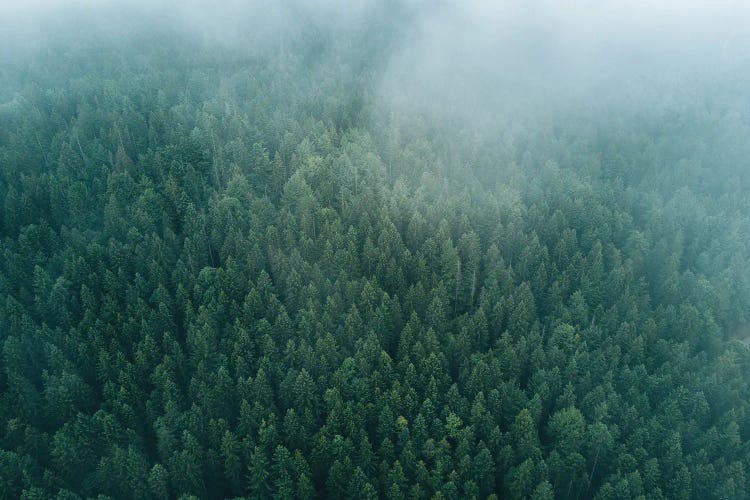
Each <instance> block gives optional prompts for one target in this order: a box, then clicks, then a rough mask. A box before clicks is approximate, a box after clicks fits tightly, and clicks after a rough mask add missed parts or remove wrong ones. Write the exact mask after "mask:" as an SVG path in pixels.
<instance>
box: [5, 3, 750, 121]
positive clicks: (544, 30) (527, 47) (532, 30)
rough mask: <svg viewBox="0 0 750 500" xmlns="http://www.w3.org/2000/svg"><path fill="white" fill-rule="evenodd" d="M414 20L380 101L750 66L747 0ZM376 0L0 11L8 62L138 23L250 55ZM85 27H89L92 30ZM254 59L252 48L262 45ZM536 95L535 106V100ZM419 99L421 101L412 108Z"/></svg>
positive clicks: (529, 90) (497, 93) (560, 87)
mask: <svg viewBox="0 0 750 500" xmlns="http://www.w3.org/2000/svg"><path fill="white" fill-rule="evenodd" d="M401 4H402V5H407V6H408V7H409V10H411V11H412V12H413V13H414V14H413V16H412V18H411V19H409V20H408V22H407V23H406V27H405V28H404V30H403V33H402V36H401V39H400V40H398V41H397V43H394V45H393V47H391V48H389V49H388V50H389V51H390V52H389V54H388V57H387V63H386V65H385V67H384V68H382V70H381V71H380V74H379V75H378V78H380V82H381V83H380V86H379V88H380V92H379V94H380V97H381V98H382V99H383V100H384V101H385V102H389V103H396V104H397V105H399V106H402V105H404V103H412V102H415V99H414V98H415V96H417V97H418V98H422V99H424V100H425V101H430V102H440V103H446V104H453V105H455V106H456V107H458V108H466V107H467V104H470V103H467V99H469V100H471V99H474V100H476V101H477V102H480V103H481V105H482V106H486V105H487V103H488V102H490V101H492V100H493V99H494V100H498V101H504V102H507V101H509V100H522V99H524V98H529V99H531V100H533V99H537V100H538V97H536V96H544V98H545V99H553V100H557V101H564V100H565V98H568V97H570V96H576V97H580V96H581V95H589V94H591V93H595V92H600V91H601V89H602V88H604V89H607V91H608V92H610V93H617V92H620V90H619V87H620V86H622V85H627V83H628V82H629V81H630V80H633V79H639V80H641V81H642V80H643V79H646V80H650V79H654V80H658V79H662V80H663V79H667V80H669V79H671V78H676V76H674V75H676V74H677V73H679V72H681V71H682V72H684V71H687V72H692V73H695V74H699V75H711V74H713V73H714V72H717V71H726V70H733V69H736V68H743V69H744V68H745V67H746V66H747V64H748V61H750V2H747V1H743V0H662V1H658V0H657V1H654V0H651V1H649V0H610V1H596V0H575V1H566V2H559V1H553V0H528V1H509V0H505V1H503V0H499V1H484V0H462V1H441V0H438V1H427V0H405V1H404V2H401ZM388 5H389V3H388V1H382V2H376V1H375V0H363V1H354V2H352V1H346V0H324V1H316V0H291V1H290V0H287V1H273V0H251V1H239V0H228V1H224V2H219V5H217V3H216V2H206V1H198V0H188V1H182V2H176V1H173V0H157V1H145V0H143V1H133V0H126V1H121V2H115V1H110V0H72V1H71V0H65V1H64V0H26V1H23V2H9V1H4V2H0V18H1V19H2V21H0V28H2V29H3V31H5V33H6V38H7V40H8V42H7V43H6V47H5V49H4V53H6V54H8V53H10V54H12V55H13V54H18V53H19V52H21V51H22V50H23V49H26V48H33V47H38V46H43V45H44V43H45V41H46V39H47V36H48V35H49V33H51V32H54V31H55V30H60V31H63V32H72V33H77V30H80V32H81V33H85V32H87V31H89V30H91V31H96V33H98V34H104V35H106V34H109V33H111V34H113V36H115V35H118V36H128V34H129V33H130V31H131V30H133V29H134V27H137V28H140V27H142V25H144V24H146V25H150V26H156V27H166V28H170V29H177V30H179V31H180V32H183V33H184V32H187V33H188V34H190V35H194V36H196V37H199V38H200V39H203V40H208V41H211V42H215V43H218V44H219V47H221V46H224V47H226V46H230V47H232V48H233V49H234V48H240V49H244V48H247V49H248V50H253V48H254V47H255V46H256V45H263V44H268V43H278V42H279V41H283V40H285V39H288V38H291V37H293V36H294V34H295V33H296V32H297V31H298V30H299V29H300V27H301V26H303V25H314V26H315V27H316V29H322V30H329V31H330V32H331V33H334V34H335V36H346V34H347V33H348V32H349V30H354V29H357V27H362V26H368V23H369V22H370V21H371V19H370V14H371V13H372V12H374V11H376V10H379V11H381V12H382V10H383V9H387V6H388ZM86 26H89V28H86ZM255 48H256V50H257V47H255ZM530 96H535V97H530ZM417 100H418V99H417Z"/></svg>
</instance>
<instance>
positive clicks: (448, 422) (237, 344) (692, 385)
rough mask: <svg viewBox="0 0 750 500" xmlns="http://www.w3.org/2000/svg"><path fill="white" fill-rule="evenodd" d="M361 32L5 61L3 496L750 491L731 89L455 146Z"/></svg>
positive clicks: (466, 134) (463, 129)
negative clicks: (410, 106)
mask: <svg viewBox="0 0 750 500" xmlns="http://www.w3.org/2000/svg"><path fill="white" fill-rule="evenodd" d="M377 22H378V20H377V19H375V20H373V23H376V26H377ZM384 29H385V28H382V27H381V29H373V30H372V31H368V32H366V33H364V34H362V33H356V34H350V35H348V36H349V38H348V39H346V38H338V39H332V38H331V37H330V36H329V35H328V34H326V33H325V32H319V31H316V30H309V31H301V32H300V33H298V34H297V35H296V38H293V39H291V40H290V41H289V43H288V44H286V45H284V46H280V47H275V46H274V47H270V48H268V50H267V51H266V52H264V53H262V54H257V53H252V54H248V53H246V52H243V51H240V50H235V49H232V48H227V47H217V46H215V45H212V44H211V42H209V41H201V42H198V41H195V40H191V39H187V38H180V37H179V36H177V35H174V34H169V35H163V34H162V35H157V34H154V33H151V34H150V35H148V36H145V35H144V38H142V39H138V40H133V39H125V40H122V39H115V40H102V39H96V40H95V41H91V42H86V41H83V42H81V41H76V40H70V39H65V40H61V41H59V43H57V44H56V45H55V47H54V48H50V49H48V50H44V51H41V50H40V51H36V52H34V53H33V54H30V55H29V56H28V58H26V59H24V60H17V61H9V62H7V63H6V64H5V65H4V67H3V68H2V78H1V79H0V82H2V87H3V93H2V99H1V100H0V206H2V210H1V211H0V214H1V217H0V237H1V238H2V239H1V240H0V251H1V252H2V258H0V347H2V352H1V353H0V354H1V356H2V357H1V358H0V359H2V363H0V364H1V365H2V370H0V497H2V498H18V497H22V498H27V499H31V498H49V497H55V496H56V497H57V498H85V497H99V498H108V497H112V498H120V497H130V498H180V497H182V498H189V497H200V498H204V497H205V498H227V497H228V498H232V497H246V498H311V497H330V498H352V497H362V498H388V499H406V498H409V499H412V498H414V499H416V498H435V499H452V498H471V497H475V498H488V497H492V496H493V495H494V496H495V497H498V498H499V497H506V498H532V499H552V498H570V499H573V498H597V499H602V500H604V499H624V498H650V499H658V498H686V499H687V498H695V499H707V498H717V499H718V498H722V499H735V498H744V497H747V496H749V495H750V477H748V473H749V472H750V470H748V467H749V466H750V444H749V442H750V382H749V381H748V380H747V370H748V367H749V366H750V353H749V352H748V348H747V347H746V346H745V345H744V344H743V343H742V342H740V341H738V339H739V340H743V339H745V338H747V337H750V326H748V325H750V317H749V315H750V241H749V238H748V235H749V234H750V199H749V198H748V196H747V193H748V190H749V188H750V169H747V168H745V167H746V164H747V159H748V158H750V142H749V141H747V137H748V133H750V122H748V121H747V116H746V115H738V114H737V113H733V112H732V109H735V108H734V106H737V105H738V104H737V103H738V102H745V103H746V102H747V101H742V98H743V94H742V92H743V89H742V87H741V83H739V82H738V83H737V84H736V86H733V85H726V84H722V85H719V83H718V82H716V81H710V80H709V81H701V82H699V83H694V84H693V85H694V86H693V87H691V88H690V90H689V91H685V95H681V94H674V95H673V94H669V96H670V98H669V99H667V98H665V96H666V95H667V93H668V92H670V90H669V89H667V88H664V87H660V86H659V85H658V84H655V85H654V86H653V87H652V88H649V90H648V92H647V93H650V94H649V95H647V96H646V97H644V99H646V100H648V101H649V102H650V103H653V105H648V106H642V107H631V106H629V105H628V104H627V103H624V104H623V103H622V102H615V101H609V104H606V105H602V106H593V105H592V106H590V107H582V108H580V109H578V110H577V111H576V112H575V113H574V114H570V113H568V114H564V113H558V112H553V111H550V113H549V115H546V116H545V117H544V118H540V117H539V116H538V114H535V113H530V112H529V113H526V114H523V116H521V114H509V115H507V116H497V117H495V118H494V119H493V120H492V122H491V124H490V125H488V128H487V129H486V130H483V131H481V132H478V131H477V130H476V129H475V128H472V126H471V125H470V124H467V123H466V122H465V121H464V120H463V119H456V120H453V121H451V120H442V121H437V120H434V119H432V118H433V117H434V116H435V115H433V114H432V111H431V110H429V109H424V110H423V114H421V115H415V114H412V113H411V112H407V111H404V112H399V110H398V109H396V110H393V109H389V110H384V107H383V106H382V105H380V104H378V102H379V101H378V99H377V96H376V94H377V89H376V88H375V87H376V84H375V83H374V82H375V79H374V75H376V74H377V72H378V71H379V69H380V68H381V63H382V61H381V60H380V59H379V58H380V57H381V55H379V54H381V52H378V51H374V49H373V47H376V46H381V47H382V46H383V45H382V44H386V42H385V41H384V40H385V38H386V37H385V35H383V33H384ZM390 29H392V30H393V31H394V33H395V32H396V31H397V27H394V26H391V27H390ZM373 33H376V34H373ZM394 36H396V35H395V34H394ZM342 39H343V40H346V41H341V40H342ZM378 44H381V45H378ZM685 85H690V83H688V82H685ZM745 91H746V90H745ZM696 95H697V96H698V97H697V98H696ZM708 96H711V98H710V99H709V98H708ZM717 96H718V97H717ZM571 113H572V112H571Z"/></svg>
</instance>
